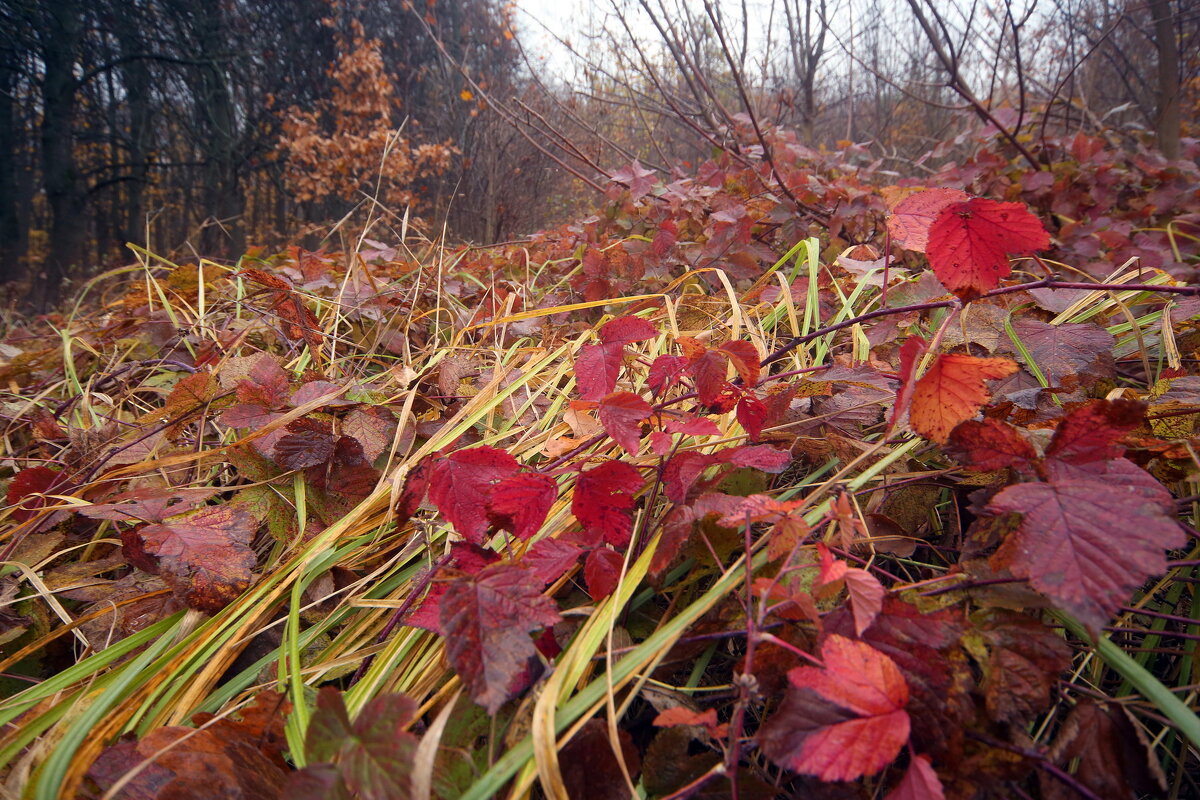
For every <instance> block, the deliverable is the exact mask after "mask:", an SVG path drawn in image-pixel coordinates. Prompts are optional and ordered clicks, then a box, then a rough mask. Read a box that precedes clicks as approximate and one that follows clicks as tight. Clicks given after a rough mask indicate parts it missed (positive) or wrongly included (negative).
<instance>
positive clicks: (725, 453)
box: [714, 444, 792, 473]
mask: <svg viewBox="0 0 1200 800" xmlns="http://www.w3.org/2000/svg"><path fill="white" fill-rule="evenodd" d="M714 455H715V456H716V458H717V459H718V460H720V461H723V462H725V463H726V464H732V465H734V466H735V467H750V468H751V469H758V470H762V471H763V472H771V473H777V472H783V471H784V470H785V469H787V465H788V464H790V463H792V456H791V453H789V452H788V451H787V450H777V449H776V448H774V447H772V446H771V445H769V444H747V445H742V446H741V447H730V448H727V449H725V450H720V451H718V452H717V453H715V454H714Z"/></svg>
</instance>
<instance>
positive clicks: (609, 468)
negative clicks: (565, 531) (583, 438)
mask: <svg viewBox="0 0 1200 800" xmlns="http://www.w3.org/2000/svg"><path fill="white" fill-rule="evenodd" d="M644 484H645V481H644V480H643V479H642V473H640V472H638V471H637V468H636V467H634V466H633V465H631V464H626V463H625V462H623V461H606V462H604V463H603V464H601V465H599V466H597V467H594V468H592V469H589V470H584V471H583V472H581V473H580V474H579V479H578V480H577V481H576V482H575V494H574V496H573V497H572V499H571V513H573V514H574V515H575V519H577V520H579V524H580V525H582V526H583V529H584V530H585V531H586V532H587V533H588V534H589V535H590V536H591V537H593V539H594V540H595V541H594V542H593V543H595V544H598V543H599V542H600V541H604V542H606V543H608V544H611V545H612V546H613V547H624V546H625V545H627V544H629V538H630V536H632V535H633V520H632V519H631V518H630V512H631V511H632V509H633V504H634V501H635V497H634V495H635V494H636V493H637V491H638V490H639V489H641V488H642V486H643V485H644Z"/></svg>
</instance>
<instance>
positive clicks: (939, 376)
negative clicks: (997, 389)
mask: <svg viewBox="0 0 1200 800" xmlns="http://www.w3.org/2000/svg"><path fill="white" fill-rule="evenodd" d="M1016 371H1017V365H1016V364H1015V363H1014V362H1012V361H1010V360H1009V359H1007V358H976V357H975V356H963V355H950V354H942V355H939V356H938V357H937V360H936V361H934V362H933V366H931V367H930V368H929V371H928V372H926V373H925V374H924V375H923V376H921V379H920V380H919V381H917V385H916V388H915V389H914V390H913V393H912V406H911V407H910V409H909V421H910V422H911V424H912V427H913V430H915V431H916V432H917V433H919V434H921V435H922V436H924V437H925V438H927V439H932V440H933V441H935V442H937V443H938V444H945V443H946V441H947V439H948V438H949V436H950V431H952V430H954V428H955V426H957V425H958V424H959V423H960V422H964V421H966V420H968V419H970V418H971V417H973V416H975V415H976V414H977V413H979V409H980V408H982V407H983V404H984V403H986V402H987V400H988V397H989V394H988V390H987V386H986V385H985V384H984V381H985V380H990V379H995V378H1003V377H1006V376H1008V375H1011V374H1012V373H1014V372H1016Z"/></svg>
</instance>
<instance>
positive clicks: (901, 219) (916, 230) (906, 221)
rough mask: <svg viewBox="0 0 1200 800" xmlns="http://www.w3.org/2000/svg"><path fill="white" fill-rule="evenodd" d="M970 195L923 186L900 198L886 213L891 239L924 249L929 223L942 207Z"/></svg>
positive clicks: (913, 248) (910, 247) (956, 190)
mask: <svg viewBox="0 0 1200 800" xmlns="http://www.w3.org/2000/svg"><path fill="white" fill-rule="evenodd" d="M970 199H971V195H969V194H967V193H966V192H964V191H961V190H959V189H925V190H924V191H920V192H915V193H914V194H910V195H909V196H908V197H906V198H904V199H903V200H901V201H900V202H899V203H897V204H896V207H895V208H893V209H892V213H891V215H890V216H889V217H888V221H887V226H888V233H890V234H891V237H892V241H893V242H895V243H896V244H898V245H900V246H901V247H903V248H906V249H908V250H915V251H917V252H918V253H924V252H925V246H926V244H927V243H928V241H929V227H930V226H931V225H933V221H934V220H935V219H937V215H938V214H939V213H941V210H942V209H943V208H946V207H947V206H951V205H954V204H956V203H962V202H965V201H967V200H970Z"/></svg>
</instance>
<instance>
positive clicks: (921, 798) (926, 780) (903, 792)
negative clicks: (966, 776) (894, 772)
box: [884, 754, 946, 800]
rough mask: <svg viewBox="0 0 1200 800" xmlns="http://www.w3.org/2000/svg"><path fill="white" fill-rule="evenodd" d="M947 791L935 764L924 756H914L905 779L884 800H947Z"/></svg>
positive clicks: (906, 771) (909, 763)
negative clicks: (935, 768)
mask: <svg viewBox="0 0 1200 800" xmlns="http://www.w3.org/2000/svg"><path fill="white" fill-rule="evenodd" d="M945 799H946V791H945V789H944V788H943V787H942V781H941V779H940V778H938V774H937V772H935V771H934V769H933V762H932V761H930V759H929V756H927V755H924V754H918V755H914V756H913V757H912V760H911V761H909V762H908V769H906V770H905V771H904V777H903V778H901V779H900V782H899V783H898V784H896V788H895V789H892V790H891V791H890V792H888V794H887V797H885V798H884V800H945Z"/></svg>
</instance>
